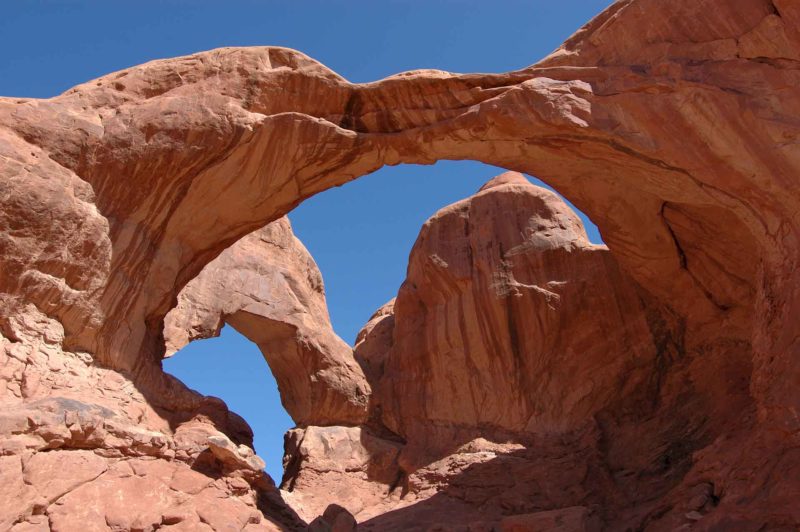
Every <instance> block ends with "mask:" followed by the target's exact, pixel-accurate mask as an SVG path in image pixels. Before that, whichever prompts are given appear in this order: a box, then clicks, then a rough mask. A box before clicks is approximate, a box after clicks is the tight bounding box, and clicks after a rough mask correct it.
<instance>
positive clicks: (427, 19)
mask: <svg viewBox="0 0 800 532" xmlns="http://www.w3.org/2000/svg"><path fill="white" fill-rule="evenodd" d="M610 3H611V1H610V0H559V1H558V2H553V1H552V0H527V1H523V0H519V1H517V0H507V1H497V2H486V1H479V0H427V1H424V0H405V1H400V0H327V1H322V0H318V1H305V2H304V1H296V0H295V1H267V0H264V1H255V0H252V1H233V0H227V1H225V2H210V1H204V0H200V1H189V0H182V1H177V0H174V1H161V2H155V1H139V2H116V1H113V2H102V1H100V0H95V1H83V2H78V1H58V2H56V1H49V2H46V1H36V0H28V1H19V2H9V3H8V4H7V5H4V6H3V17H2V18H0V49H2V50H4V52H5V53H4V54H3V59H2V61H0V95H3V96H26V97H41V98H45V97H50V96H54V95H56V94H59V93H61V92H63V91H65V90H66V89H68V88H70V87H72V86H73V85H76V84H78V83H82V82H84V81H87V80H89V79H92V78H95V77H98V76H101V75H103V74H106V73H108V72H112V71H115V70H119V69H122V68H126V67H129V66H132V65H136V64H139V63H142V62H145V61H148V60H151V59H157V58H164V57H173V56H177V55H185V54H189V53H193V52H198V51H202V50H209V49H212V48H217V47H220V46H248V45H279V46H288V47H291V48H295V49H298V50H300V51H302V52H304V53H306V54H308V55H310V56H311V57H313V58H315V59H317V60H319V61H321V62H323V63H325V64H326V65H327V66H329V67H330V68H332V69H334V70H335V71H337V72H338V73H339V74H341V75H343V76H344V77H346V78H348V79H349V80H351V81H354V82H366V81H373V80H376V79H380V78H383V77H385V76H388V75H391V74H395V73H397V72H400V71H403V70H411V69H417V68H438V69H442V70H449V71H453V72H503V71H507V70H513V69H517V68H521V67H525V66H527V65H530V64H532V63H534V62H536V61H537V60H538V59H540V58H541V57H543V56H545V55H547V54H548V53H549V52H551V51H552V50H553V49H555V48H556V47H557V46H559V45H560V44H561V42H562V41H563V40H564V39H566V38H567V37H569V36H570V35H571V34H572V33H573V32H574V31H575V30H577V29H578V28H579V27H580V26H581V25H582V24H584V23H585V22H587V21H588V20H589V19H590V18H591V17H593V16H594V15H596V14H597V13H599V12H600V11H601V10H602V9H604V8H605V7H606V6H608V5H609V4H610ZM501 171H502V169H499V168H493V167H490V166H486V165H482V164H479V163H473V162H466V161H458V162H453V161H445V162H440V163H438V164H436V165H433V166H414V165H406V166H399V167H391V168H384V169H382V170H380V171H378V172H375V173H374V174H372V175H369V176H365V177H363V178H361V179H359V180H358V181H355V182H353V183H350V184H347V185H345V186H344V187H341V188H337V189H333V190H329V191H327V192H325V193H323V194H320V195H318V196H315V197H314V198H311V199H310V200H308V201H306V202H305V203H303V204H302V205H301V206H300V207H298V208H297V209H296V210H295V211H293V212H292V213H291V214H290V216H289V217H290V219H291V220H292V223H293V225H294V228H295V233H296V234H297V235H298V237H299V238H300V239H301V240H302V241H303V242H304V243H305V245H306V247H308V249H309V250H310V251H311V253H312V255H314V258H315V259H316V260H317V263H318V264H319V266H320V269H321V270H322V274H323V276H324V279H325V285H326V290H327V294H328V304H329V307H330V312H331V317H332V320H333V324H334V328H335V329H336V331H337V332H338V333H339V335H340V336H342V338H344V339H345V340H346V341H347V342H350V343H352V341H353V339H354V338H355V335H356V333H357V332H358V330H359V329H360V328H361V326H362V325H363V324H364V323H365V322H366V320H367V319H368V318H369V316H370V315H371V314H372V312H373V311H374V310H375V309H377V308H378V307H379V306H380V305H382V304H383V303H384V302H386V301H387V300H388V299H390V298H391V297H393V296H394V295H395V294H396V292H397V288H398V287H399V285H400V283H401V282H402V280H403V278H404V277H405V271H406V265H407V259H408V252H409V251H410V249H411V246H412V245H413V243H414V240H415V239H416V236H417V233H418V232H419V228H420V226H421V225H422V223H423V222H424V221H425V220H426V219H427V218H428V217H429V216H430V215H432V214H433V213H434V212H436V211H437V210H438V209H440V208H441V207H444V206H445V205H448V204H450V203H453V202H454V201H457V200H459V199H462V198H464V197H467V196H469V195H470V194H473V193H474V192H475V191H476V190H477V189H478V188H479V187H480V185H482V184H483V183H484V182H485V181H487V180H488V179H489V178H491V177H493V176H494V175H496V174H498V173H500V172H501ZM590 237H591V238H592V240H593V241H595V242H597V241H599V235H598V234H597V233H596V230H593V229H591V228H590ZM164 366H165V369H166V370H167V371H169V372H171V373H173V374H175V375H177V376H178V377H179V378H181V379H182V380H183V381H184V382H186V383H187V384H188V385H189V386H191V387H192V388H194V389H196V390H198V391H200V392H202V393H205V394H209V395H215V396H217V397H221V398H222V399H224V400H225V401H226V402H227V403H228V405H229V406H230V407H231V409H232V410H234V411H235V412H237V413H239V414H240V415H242V416H244V418H245V419H246V420H247V421H248V422H249V423H250V425H251V426H252V427H253V430H254V431H255V434H256V441H255V445H256V450H257V452H258V453H259V454H260V455H261V456H262V457H263V458H264V459H265V460H266V462H267V471H268V472H269V473H270V474H271V475H272V476H273V478H275V479H276V481H278V482H279V481H280V476H281V465H280V464H281V455H282V452H283V433H284V432H285V431H286V430H287V429H288V428H290V427H291V426H292V425H293V423H292V421H291V419H290V418H289V417H288V416H287V414H286V412H285V411H284V410H283V409H282V407H281V406H280V398H279V396H278V393H277V387H276V385H275V381H274V379H273V378H272V376H271V374H270V373H269V368H268V366H267V364H266V363H265V362H264V360H263V358H262V356H261V354H260V352H259V351H258V349H257V348H256V347H255V346H254V345H253V344H251V343H250V342H249V341H247V340H246V339H245V338H243V337H242V336H241V335H239V334H238V333H236V331H233V330H232V329H231V328H230V327H226V328H225V329H224V330H223V333H222V335H221V336H220V338H215V339H210V340H205V341H202V342H195V343H193V344H191V345H189V346H188V347H186V348H185V349H184V350H182V351H181V352H180V353H178V354H177V355H176V356H175V357H173V358H172V359H169V360H167V361H166V362H165V364H164Z"/></svg>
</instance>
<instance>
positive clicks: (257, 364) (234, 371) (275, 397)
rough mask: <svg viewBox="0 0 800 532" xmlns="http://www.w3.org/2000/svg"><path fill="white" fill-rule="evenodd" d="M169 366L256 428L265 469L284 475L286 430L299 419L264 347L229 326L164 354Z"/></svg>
mask: <svg viewBox="0 0 800 532" xmlns="http://www.w3.org/2000/svg"><path fill="white" fill-rule="evenodd" d="M163 367H164V371H166V372H167V373H170V374H172V375H174V376H175V377H177V378H178V379H180V380H181V381H183V383H184V384H186V385H187V386H189V387H190V388H192V389H194V390H196V391H198V392H200V393H202V394H203V395H210V396H214V397H218V398H220V399H222V400H223V401H225V403H226V404H227V405H228V408H229V409H230V410H231V411H232V412H235V413H236V414H238V415H240V416H242V417H243V418H244V419H245V421H247V423H248V424H249V425H250V428H251V429H252V430H253V434H254V438H253V446H254V448H255V451H256V452H257V453H258V454H259V456H260V457H261V458H262V459H263V460H264V461H265V462H266V464H267V465H266V471H267V473H268V474H269V475H270V476H271V477H272V479H273V480H274V481H275V482H276V483H279V482H280V481H281V477H282V476H283V435H284V434H285V433H286V431H288V430H289V429H290V428H292V427H294V421H292V418H291V417H290V416H289V414H288V413H287V412H286V409H285V408H284V407H283V404H282V403H281V396H280V393H279V391H278V384H277V382H276V381H275V377H274V376H273V374H272V371H271V370H270V367H269V364H267V362H266V360H265V359H264V357H263V355H262V354H261V350H260V349H259V348H258V346H257V345H256V344H255V343H253V342H251V341H250V340H248V339H247V338H246V337H245V336H244V335H242V334H241V333H240V332H238V331H237V330H236V329H234V328H233V327H231V326H229V325H226V326H224V327H223V328H222V330H221V332H220V335H219V336H218V337H215V338H207V339H203V340H196V341H193V342H191V343H189V344H188V345H186V346H185V347H183V348H182V349H180V350H179V351H178V352H176V353H175V354H174V355H173V356H171V357H169V358H166V359H164V362H163Z"/></svg>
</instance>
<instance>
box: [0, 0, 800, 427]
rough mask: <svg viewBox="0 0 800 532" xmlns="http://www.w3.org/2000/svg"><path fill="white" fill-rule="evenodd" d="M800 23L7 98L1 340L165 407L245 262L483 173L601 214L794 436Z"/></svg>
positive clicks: (585, 32)
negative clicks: (29, 312)
mask: <svg viewBox="0 0 800 532" xmlns="http://www.w3.org/2000/svg"><path fill="white" fill-rule="evenodd" d="M798 20H800V7H798V6H796V5H795V4H794V3H792V2H788V1H778V0H774V1H769V0H746V1H742V2H732V1H727V0H705V1H702V2H698V1H696V0H678V1H673V2H668V3H667V2H660V1H658V0H621V1H618V2H616V3H615V4H614V5H612V6H611V7H609V8H608V9H607V10H606V11H605V12H604V13H602V14H601V15H599V16H598V17H597V18H596V19H594V20H593V21H591V22H590V23H589V24H588V25H587V26H585V27H584V28H583V29H581V30H580V31H579V32H578V33H576V35H575V36H573V37H572V38H571V39H569V40H568V41H567V42H566V43H565V44H564V45H563V46H562V47H561V48H559V49H558V50H557V51H556V52H554V53H553V54H551V55H550V56H548V57H547V58H545V59H543V60H542V61H540V62H538V63H536V64H534V65H532V66H531V67H528V68H525V69H522V70H519V71H516V72H510V73H505V74H466V75H461V74H450V73H446V72H440V71H430V70H426V71H414V72H407V73H403V74H399V75H396V76H393V77H390V78H387V79H384V80H381V81H377V82H374V83H368V84H352V83H349V82H347V81H346V80H345V79H343V78H342V77H340V76H338V75H337V74H335V73H334V72H332V71H330V70H328V69H327V68H325V67H324V66H322V65H320V64H319V63H317V62H315V61H314V60H312V59H310V58H308V57H306V56H304V55H303V54H301V53H298V52H295V51H292V50H287V49H283V48H226V49H219V50H214V51H210V52H205V53H200V54H196V55H192V56H187V57H182V58H177V59H169V60H162V61H154V62H151V63H147V64H144V65H141V66H138V67H133V68H130V69H127V70H124V71H120V72H117V73H114V74H110V75H108V76H104V77H102V78H99V79H97V80H94V81H92V82H89V83H86V84H83V85H80V86H78V87H75V88H74V89H71V90H70V91H67V92H66V93H64V94H63V95H60V96H57V97H55V98H51V99H48V100H35V99H11V98H4V99H1V100H0V125H1V127H0V155H1V156H2V157H0V174H1V175H2V177H3V185H2V186H3V194H2V195H0V202H1V203H0V206H1V207H2V208H1V209H0V224H2V227H3V228H4V229H5V236H4V237H3V238H4V241H3V246H0V260H2V262H3V265H4V268H3V271H2V272H0V285H2V286H3V289H4V292H3V294H2V297H3V307H2V310H0V329H1V330H2V332H3V335H4V336H5V337H7V338H11V339H12V340H13V339H14V337H15V335H16V336H18V334H17V333H15V331H17V330H19V328H20V325H19V322H20V321H21V318H19V317H20V316H23V315H25V313H24V312H23V310H24V309H25V308H28V307H29V306H30V305H34V306H35V308H36V312H38V313H40V314H41V315H43V316H45V317H47V318H49V319H53V320H56V321H57V322H58V323H59V324H60V325H59V326H63V334H64V340H63V346H64V348H65V350H69V351H72V352H85V353H89V354H91V356H93V357H94V359H95V360H96V361H97V362H98V363H99V364H101V365H103V366H105V367H108V368H112V369H115V370H119V371H121V372H124V373H126V374H130V375H132V376H133V379H134V381H135V382H136V384H137V386H138V387H140V388H142V389H150V390H160V389H161V387H162V386H163V384H164V381H163V379H164V377H163V374H162V373H161V370H160V364H159V361H160V359H161V356H162V355H163V350H164V347H163V346H164V338H163V322H164V317H165V316H166V315H167V313H168V312H169V310H170V309H171V308H173V307H174V306H175V304H176V301H177V297H178V294H179V293H180V291H181V289H182V288H183V287H184V286H185V285H186V284H187V283H189V282H190V281H191V280H192V279H194V278H195V277H197V275H198V274H199V273H200V272H201V270H202V269H203V267H204V266H205V265H206V264H208V263H209V262H210V261H211V260H212V259H214V258H215V257H217V256H218V255H219V254H220V253H221V252H222V251H223V250H225V249H226V248H228V247H229V246H230V245H231V244H233V243H234V242H236V241H237V240H239V239H240V238H241V237H243V236H245V235H247V234H248V233H251V232H253V231H255V230H256V229H258V228H259V227H262V226H264V224H265V223H268V222H270V221H273V220H277V219H278V218H280V217H281V216H282V215H284V214H286V213H287V212H288V211H290V210H291V209H292V208H293V207H294V206H296V205H297V204H298V203H299V202H301V201H302V200H303V199H305V198H308V197H309V196H311V195H313V194H316V193H318V192H321V191H323V190H325V189H327V188H330V187H333V186H338V185H341V184H343V183H346V182H348V181H350V180H352V179H356V178H357V177H359V176H361V175H364V174H367V173H370V172H372V171H375V170H377V169H378V168H380V167H381V166H383V165H387V164H388V165H394V164H401V163H423V164H424V163H432V162H434V161H436V160H440V159H473V160H478V161H482V162H484V163H488V164H492V165H495V166H500V167H504V168H507V169H510V170H516V171H520V172H524V173H528V174H532V175H536V176H538V177H540V178H541V179H542V180H544V181H545V182H547V183H548V184H550V185H552V186H553V187H555V188H556V189H558V190H559V192H561V193H562V194H563V195H564V196H565V197H567V198H568V199H569V200H570V201H571V202H572V203H573V204H574V205H576V206H577V207H578V208H579V209H581V210H582V211H583V212H585V213H586V214H587V215H588V216H589V217H590V218H591V219H592V220H593V221H594V222H595V223H596V224H597V225H598V227H599V229H600V231H601V233H602V235H603V238H604V240H605V242H606V243H607V244H608V247H609V248H610V250H611V251H612V252H613V254H614V257H615V258H616V260H617V261H618V262H619V264H620V265H621V267H622V269H623V270H624V271H626V272H627V273H628V274H629V275H630V276H631V277H632V278H633V279H634V280H635V281H636V282H637V283H638V284H639V285H640V286H641V287H642V288H643V289H644V290H645V291H646V292H647V293H648V294H649V295H650V296H652V297H653V298H655V299H656V300H658V301H660V302H661V304H663V305H664V306H665V307H668V308H669V309H670V311H671V312H673V313H674V314H675V315H676V316H678V317H679V322H680V323H681V324H682V325H681V334H682V335H683V336H684V337H685V338H686V342H688V343H690V344H695V345H699V344H701V343H702V339H704V338H716V339H725V340H728V341H730V342H731V343H732V344H733V345H741V344H742V343H744V344H748V345H749V346H751V347H752V353H753V354H752V362H753V370H752V376H751V383H750V386H751V393H752V395H753V398H754V400H755V404H756V405H757V407H758V413H759V416H760V420H761V421H762V422H766V423H767V424H768V426H771V427H775V428H778V429H780V431H782V432H781V433H782V434H789V435H793V436H792V437H794V438H796V435H797V431H798V428H800V417H798V414H797V412H798V411H800V394H798V393H797V388H796V385H795V383H796V382H797V380H798V378H800V369H799V368H798V365H797V364H796V360H797V358H798V355H800V337H798V336H797V324H796V320H797V318H796V316H798V315H800V294H799V293H798V292H799V291H800V288H798V282H797V275H796V264H797V263H798V261H799V260H800V243H798V225H800V220H799V217H798V200H800V187H798V180H797V175H798V169H800V151H799V150H798V148H797V146H798V144H797V142H796V139H797V138H798V135H800V124H799V123H798V121H797V119H796V117H797V115H798V111H800V90H798V89H797V87H798V80H797V68H796V67H797V61H798V60H800V33H798V31H797V21H798ZM32 191H35V192H32ZM238 312H241V311H238ZM37 315H38V314H37ZM43 319H44V318H43ZM233 319H234V320H239V326H240V327H246V324H245V323H246V314H238V317H234V318H233ZM22 321H24V320H22ZM45 321H46V320H45ZM37 323H38V322H37ZM42 323H44V322H42ZM24 325H25V327H27V328H28V329H32V330H37V327H39V325H37V324H36V323H27V322H26V323H25V324H24ZM40 332H41V331H40ZM42 334H44V333H42ZM158 396H159V394H158V393H156V394H155V395H154V397H158ZM162 399H163V398H162ZM154 400H155V399H154Z"/></svg>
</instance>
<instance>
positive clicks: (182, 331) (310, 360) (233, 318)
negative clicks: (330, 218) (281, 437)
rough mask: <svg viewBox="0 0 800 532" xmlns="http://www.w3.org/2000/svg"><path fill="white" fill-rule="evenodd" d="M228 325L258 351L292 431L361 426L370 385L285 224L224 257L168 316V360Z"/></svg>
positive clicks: (307, 260)
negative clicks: (332, 320)
mask: <svg viewBox="0 0 800 532" xmlns="http://www.w3.org/2000/svg"><path fill="white" fill-rule="evenodd" d="M226 322H227V323H229V324H231V325H232V326H233V327H235V328H236V329H237V330H239V331H240V332H241V333H242V334H244V335H245V336H246V337H247V338H249V339H250V340H252V341H253V342H255V343H256V344H258V346H259V348H260V349H261V352H262V353H263V354H264V358H266V360H267V362H268V363H269V365H270V368H271V369H272V373H273V374H274V375H275V377H276V379H277V381H278V388H279V390H280V392H281V397H282V399H283V404H284V406H285V408H286V409H287V411H288V412H289V414H290V415H291V416H292V419H294V421H295V423H297V424H299V425H314V424H322V423H324V424H358V423H360V422H362V421H364V420H365V417H366V412H367V398H368V397H369V393H370V390H369V385H368V384H367V382H366V379H365V378H364V375H363V373H362V371H361V368H360V367H359V366H358V364H356V362H355V360H354V359H353V351H352V348H351V347H350V346H348V345H347V344H346V343H345V342H344V341H343V340H342V339H341V338H339V337H338V336H337V335H336V334H335V333H334V332H333V329H332V327H331V323H330V318H329V317H328V307H327V305H326V303H325V292H324V288H323V284H322V276H321V275H320V273H319V269H318V268H317V265H316V263H315V262H314V259H313V258H311V255H309V253H308V251H307V250H306V248H305V247H304V246H303V244H302V243H301V242H300V241H299V240H298V239H297V238H295V236H294V234H293V233H292V229H291V225H290V224H289V220H288V219H287V218H281V219H279V220H276V221H275V222H272V223H271V224H269V225H267V226H266V227H264V228H262V229H259V230H257V231H255V232H253V233H251V234H249V235H247V236H245V237H244V238H242V239H241V240H239V241H238V242H236V244H234V245H233V246H231V247H230V248H228V249H226V250H225V251H223V252H222V253H221V254H220V255H219V257H217V258H216V259H214V260H213V261H212V262H211V263H210V264H208V265H207V266H206V267H205V268H204V269H203V271H202V272H200V275H198V276H197V277H196V278H195V279H193V280H192V281H191V282H190V283H189V284H187V285H186V287H185V288H184V289H183V290H182V291H181V293H180V295H179V296H178V305H177V306H176V307H175V308H174V309H173V310H172V311H171V312H170V313H169V314H168V315H167V318H166V321H165V325H164V337H165V341H166V344H167V353H168V354H172V353H174V352H175V351H177V350H179V349H180V348H181V347H183V346H184V345H186V344H187V343H188V342H190V341H192V340H195V339H199V338H209V337H211V336H216V335H218V334H219V331H220V329H222V326H223V324H224V323H226Z"/></svg>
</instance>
